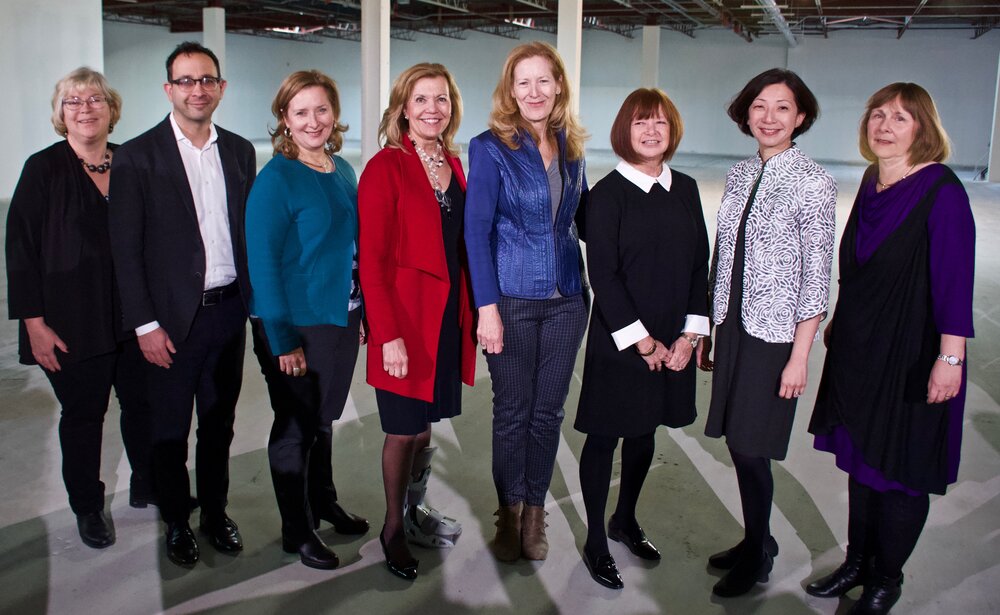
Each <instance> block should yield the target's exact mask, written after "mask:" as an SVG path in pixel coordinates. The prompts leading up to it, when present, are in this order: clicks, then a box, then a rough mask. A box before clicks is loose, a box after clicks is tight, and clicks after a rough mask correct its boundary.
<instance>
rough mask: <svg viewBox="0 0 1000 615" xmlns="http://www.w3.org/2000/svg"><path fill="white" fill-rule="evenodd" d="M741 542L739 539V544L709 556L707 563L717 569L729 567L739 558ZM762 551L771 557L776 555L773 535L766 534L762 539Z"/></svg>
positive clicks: (776, 549)
mask: <svg viewBox="0 0 1000 615" xmlns="http://www.w3.org/2000/svg"><path fill="white" fill-rule="evenodd" d="M743 544H744V541H740V544H738V545H736V546H735V547H732V548H730V549H726V550H725V551H719V552H718V553H716V554H714V555H711V556H709V558H708V565H709V566H711V567H712V568H718V569H719V570H729V569H731V568H732V567H733V566H735V565H736V562H738V561H739V560H740V554H741V553H742V552H743ZM764 551H765V552H766V553H767V554H768V555H770V556H771V559H774V558H775V557H778V541H776V540H775V539H774V536H768V537H767V539H766V540H765V541H764Z"/></svg>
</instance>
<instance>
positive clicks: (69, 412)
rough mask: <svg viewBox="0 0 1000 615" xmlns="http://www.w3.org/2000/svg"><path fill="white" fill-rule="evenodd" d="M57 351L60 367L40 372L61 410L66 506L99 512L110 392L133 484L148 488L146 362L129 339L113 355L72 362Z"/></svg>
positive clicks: (87, 511) (77, 509) (77, 511)
mask: <svg viewBox="0 0 1000 615" xmlns="http://www.w3.org/2000/svg"><path fill="white" fill-rule="evenodd" d="M56 352H57V353H58V354H59V359H60V365H61V366H62V369H61V370H60V371H58V372H49V371H48V370H44V369H43V370H42V371H43V372H45V375H46V376H47V377H48V379H49V382H50V383H52V390H53V391H54V392H55V395H56V399H58V400H59V404H60V405H61V406H62V409H61V411H60V415H59V444H60V447H61V448H62V457H63V460H62V473H63V482H65V484H66V492H67V493H68V494H69V506H70V508H71V509H72V510H73V512H74V513H76V514H78V515H84V514H88V513H92V512H96V511H99V510H101V509H103V508H104V483H103V482H101V442H102V439H103V431H104V415H105V413H106V412H107V411H108V400H109V398H110V396H111V389H112V388H114V390H115V395H116V396H117V397H118V403H119V405H120V406H121V431H122V441H123V442H124V444H125V454H126V455H127V456H128V460H129V465H131V467H132V481H133V484H144V485H147V486H148V484H149V478H150V467H149V464H150V460H149V452H150V447H149V437H150V423H149V421H150V413H149V406H148V404H147V401H146V387H145V373H144V369H145V362H146V361H145V359H143V357H142V352H140V351H139V344H138V343H137V342H136V341H135V340H134V339H133V340H128V341H126V342H122V343H121V344H119V345H118V349H117V350H115V351H114V352H109V353H107V354H102V355H99V356H96V357H90V358H87V359H84V360H82V361H79V362H75V363H70V362H67V361H66V357H67V355H65V354H62V353H59V351H58V350H57V351H56Z"/></svg>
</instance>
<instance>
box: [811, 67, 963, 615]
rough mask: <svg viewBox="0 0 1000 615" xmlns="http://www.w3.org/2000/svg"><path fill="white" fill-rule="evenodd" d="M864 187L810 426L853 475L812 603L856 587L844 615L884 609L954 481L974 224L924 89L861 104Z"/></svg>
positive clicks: (891, 88)
mask: <svg viewBox="0 0 1000 615" xmlns="http://www.w3.org/2000/svg"><path fill="white" fill-rule="evenodd" d="M860 131H861V135H860V147H861V154H862V155H863V156H864V157H865V158H866V159H867V160H869V161H871V162H872V163H874V164H872V165H871V166H870V167H869V168H868V170H867V172H866V173H865V176H864V178H863V179H862V182H861V187H860V189H859V190H858V196H857V198H856V200H855V202H854V209H853V211H852V212H851V216H850V218H849V219H848V222H847V228H846V229H845V231H844V236H843V240H842V242H841V245H840V276H841V277H840V295H839V299H838V301H837V308H836V311H835V312H834V317H833V319H832V320H831V323H830V325H828V326H827V329H826V342H827V346H828V351H827V356H826V364H825V365H824V367H823V376H822V380H821V382H820V389H819V394H818V396H817V401H816V409H815V410H814V412H813V417H812V421H811V423H810V425H809V431H810V432H812V433H813V434H815V435H816V441H815V447H816V448H817V449H818V450H821V451H827V452H831V453H833V454H834V455H836V458H837V459H836V462H837V467H839V468H840V469H842V470H844V471H845V472H847V473H848V474H849V475H850V479H849V494H850V504H849V508H850V517H849V522H848V530H847V533H848V546H847V559H846V561H845V562H844V563H843V565H841V566H840V567H839V568H838V569H837V570H836V571H834V572H833V573H832V574H830V575H828V576H825V577H823V578H821V579H819V580H817V581H815V582H814V583H811V584H810V585H809V586H808V587H807V588H806V591H807V592H808V593H809V594H811V595H813V596H819V597H837V596H842V595H844V594H845V593H847V592H848V591H849V590H851V589H853V588H855V587H858V586H859V585H863V586H864V590H863V593H862V595H861V598H860V599H859V600H858V602H857V603H855V605H854V607H853V608H852V609H851V613H866V614H867V613H887V612H888V611H889V609H891V608H892V605H893V604H895V603H896V601H897V600H898V599H899V596H900V593H901V586H902V582H903V576H902V568H903V564H904V563H905V562H906V560H907V558H908V557H909V556H910V554H911V553H912V552H913V548H914V547H915V546H916V543H917V539H918V538H919V536H920V532H921V531H922V529H923V526H924V522H925V521H926V520H927V511H928V507H929V498H928V494H929V493H939V494H942V493H944V492H945V489H946V487H947V485H948V484H950V483H953V482H955V479H956V476H957V474H958V459H959V452H960V448H961V436H962V431H961V429H962V410H963V407H964V405H965V378H966V372H965V367H964V362H965V340H966V338H969V337H972V335H973V331H972V282H973V266H974V260H975V233H976V229H975V223H974V221H973V219H972V210H971V208H970V206H969V197H968V195H967V194H966V193H965V189H964V188H963V187H962V184H961V182H960V181H959V180H958V178H957V177H955V174H954V173H952V171H951V169H949V168H948V167H946V166H945V165H943V164H940V163H941V161H943V160H944V159H945V158H947V156H948V137H947V135H946V134H945V132H944V129H943V128H942V127H941V122H940V119H939V118H938V114H937V109H936V108H935V106H934V101H932V100H931V97H930V95H928V94H927V92H926V91H925V90H924V89H923V88H921V87H920V86H919V85H916V84H913V83H893V84H891V85H888V86H886V87H884V88H882V89H881V90H879V91H878V92H876V93H875V94H874V95H873V96H872V97H871V99H870V100H869V101H868V106H867V108H866V110H865V114H864V117H863V118H862V121H861V129H860Z"/></svg>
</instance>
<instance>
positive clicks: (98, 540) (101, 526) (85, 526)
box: [76, 510, 115, 549]
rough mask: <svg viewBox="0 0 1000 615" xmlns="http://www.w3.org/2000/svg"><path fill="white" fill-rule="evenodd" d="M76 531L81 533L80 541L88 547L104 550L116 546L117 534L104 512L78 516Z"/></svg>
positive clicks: (99, 511)
mask: <svg viewBox="0 0 1000 615" xmlns="http://www.w3.org/2000/svg"><path fill="white" fill-rule="evenodd" d="M76 529H77V530H79V532H80V540H82V541H83V544H85V545H87V546H88V547H92V548H94V549H104V548H106V547H110V546H111V545H113V544H115V532H114V530H112V529H111V525H110V524H109V523H108V518H107V517H105V516H104V511H103V510H98V511H97V512H92V513H87V514H85V515H77V516H76Z"/></svg>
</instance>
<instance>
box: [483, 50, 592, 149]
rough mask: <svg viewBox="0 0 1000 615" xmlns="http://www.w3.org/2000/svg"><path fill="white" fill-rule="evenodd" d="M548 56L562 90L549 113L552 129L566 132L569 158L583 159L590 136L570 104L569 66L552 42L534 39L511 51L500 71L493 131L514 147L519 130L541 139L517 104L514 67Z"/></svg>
mask: <svg viewBox="0 0 1000 615" xmlns="http://www.w3.org/2000/svg"><path fill="white" fill-rule="evenodd" d="M536 57H539V58H544V59H545V60H548V62H549V66H551V67H552V76H553V77H555V80H556V82H558V83H559V88H560V90H561V91H560V93H559V94H557V95H556V99H555V105H554V107H553V108H552V115H550V116H549V121H548V131H549V134H550V135H554V134H556V133H557V132H559V131H560V130H565V131H566V153H565V155H566V158H568V159H570V160H579V159H580V158H583V142H584V141H585V140H586V139H587V136H588V135H587V133H586V131H584V129H583V127H582V126H580V123H579V121H578V120H577V118H576V115H575V114H574V113H573V112H572V110H571V109H570V106H569V101H570V99H571V96H570V84H569V80H568V79H567V78H566V66H565V65H563V61H562V58H561V57H559V52H558V51H556V50H555V48H554V47H553V46H552V45H549V44H548V43H545V42H542V41H534V42H531V43H525V44H523V45H518V46H517V47H515V48H514V49H512V50H511V52H510V54H509V55H508V56H507V60H506V61H505V62H504V65H503V70H502V72H501V73H500V80H499V81H498V82H497V87H496V89H495V90H493V110H492V111H490V122H489V126H490V131H491V132H493V134H495V135H496V136H497V138H498V139H500V140H501V141H503V143H504V145H506V146H507V147H509V148H511V149H517V148H518V143H517V133H518V132H519V131H521V130H524V131H526V132H527V133H528V134H530V135H531V138H532V139H534V141H535V143H538V142H539V136H538V135H536V134H535V132H534V131H533V130H531V125H530V124H529V123H528V122H527V120H525V119H524V118H523V117H521V111H520V110H519V109H518V107H517V100H516V99H515V98H514V95H513V93H512V92H513V90H514V69H515V68H516V67H517V65H518V64H519V63H520V62H521V61H522V60H526V59H528V58H536Z"/></svg>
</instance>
